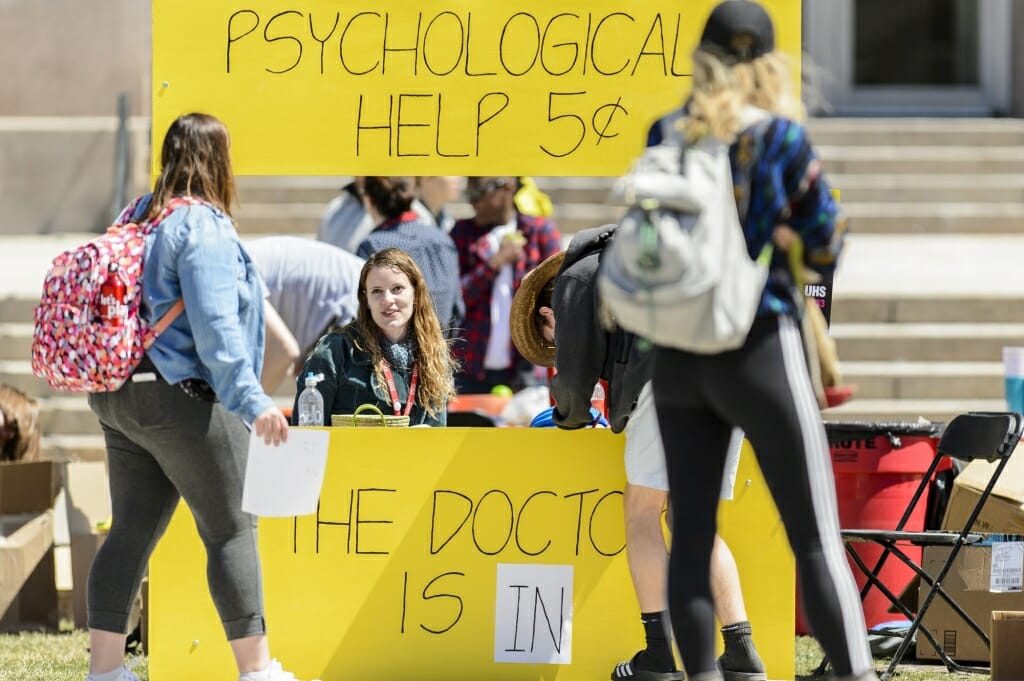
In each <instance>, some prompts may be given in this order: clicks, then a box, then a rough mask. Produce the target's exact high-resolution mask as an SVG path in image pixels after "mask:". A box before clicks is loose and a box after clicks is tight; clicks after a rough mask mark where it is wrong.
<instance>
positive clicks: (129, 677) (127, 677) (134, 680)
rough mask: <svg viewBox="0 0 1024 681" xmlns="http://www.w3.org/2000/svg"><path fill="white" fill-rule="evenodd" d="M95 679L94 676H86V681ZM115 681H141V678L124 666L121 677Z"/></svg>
mask: <svg viewBox="0 0 1024 681" xmlns="http://www.w3.org/2000/svg"><path fill="white" fill-rule="evenodd" d="M93 678H94V677H93V676H91V675H89V674H86V676H85V681H92V679H93ZM115 681H139V677H137V676H135V672H133V671H132V670H131V669H128V667H125V666H122V667H121V675H120V676H118V677H117V678H116V680H115Z"/></svg>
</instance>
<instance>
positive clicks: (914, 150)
mask: <svg viewBox="0 0 1024 681" xmlns="http://www.w3.org/2000/svg"><path fill="white" fill-rule="evenodd" d="M817 150H818V154H819V156H820V157H821V159H822V160H823V161H824V164H825V172H826V173H828V175H830V176H831V175H833V174H836V175H875V174H882V175H888V174H897V173H901V174H913V175H924V174H936V175H938V174H960V175H964V174H978V175H984V174H990V173H995V174H999V175H1007V174H1013V173H1020V172H1021V170H1024V156H1022V154H1021V152H1020V149H1019V148H1016V147H972V146H941V145H936V146H833V145H821V146H819V147H818V148H817Z"/></svg>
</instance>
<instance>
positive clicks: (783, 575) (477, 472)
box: [149, 428, 795, 681]
mask: <svg viewBox="0 0 1024 681" xmlns="http://www.w3.org/2000/svg"><path fill="white" fill-rule="evenodd" d="M622 442H623V440H622V437H621V436H616V435H613V434H611V433H610V432H609V431H605V430H599V431H574V432H561V431H555V430H539V429H538V430H531V429H472V428H449V429H435V430H420V429H414V430H388V431H382V430H377V429H356V428H346V429H333V430H332V431H331V449H330V455H329V460H328V467H327V474H326V480H325V483H324V486H323V490H322V493H321V499H320V507H319V510H318V512H317V513H316V514H315V515H310V516H303V517H299V518H294V519H290V518H288V519H263V520H261V522H260V553H261V556H262V559H263V577H264V591H265V594H266V612H267V622H268V627H269V632H268V633H269V636H270V644H271V651H272V653H273V655H274V656H275V657H278V658H279V659H281V660H282V661H283V663H284V664H285V665H286V667H287V668H289V669H290V670H291V671H293V672H295V673H296V674H297V675H298V676H299V678H306V679H309V678H320V679H323V681H340V680H342V679H359V680H360V681H376V680H380V681H392V680H393V679H396V678H415V679H423V680H424V681H431V680H433V679H438V680H440V679H444V680H445V681H463V680H464V681H479V680H480V679H488V680H492V679H493V680H495V681H503V680H506V681H535V680H540V679H544V680H546V681H552V680H555V679H559V680H568V681H597V680H599V679H606V678H607V677H608V675H609V674H610V673H611V670H612V669H613V667H614V665H615V663H616V662H618V661H620V660H622V659H626V658H627V657H628V656H630V655H632V654H633V652H635V651H636V650H637V649H638V648H639V647H640V646H641V645H642V627H641V626H640V623H639V611H638V609H637V604H636V599H635V596H634V594H633V589H632V586H631V582H630V578H629V571H628V567H627V565H626V558H625V552H624V543H625V542H624V530H623V521H622V494H621V490H622V486H623V483H624V480H623V464H622ZM721 529H722V533H723V536H725V537H726V540H727V541H728V542H729V544H730V547H731V548H732V550H733V552H734V553H735V555H736V557H737V561H738V564H739V568H740V573H741V577H742V579H743V587H744V596H745V598H746V604H747V610H748V614H749V615H750V619H751V621H752V622H753V625H754V634H755V639H756V642H757V644H758V646H759V650H760V653H761V655H762V657H763V658H764V659H765V662H766V663H767V665H768V671H769V678H793V628H794V624H793V618H794V589H795V580H794V572H793V560H792V556H791V554H790V553H789V549H788V545H787V544H786V539H785V533H784V531H783V529H782V526H781V523H780V521H779V519H778V516H777V514H776V512H775V509H774V506H773V505H772V503H771V501H770V499H769V497H768V493H767V490H766V487H765V484H764V482H763V481H762V480H761V477H760V475H759V473H758V472H757V468H756V465H755V464H754V461H753V456H752V454H751V452H750V451H749V449H747V450H746V451H745V452H744V456H743V462H742V465H741V467H740V474H739V477H738V480H737V486H736V498H735V500H734V501H732V502H728V503H724V504H723V509H722V513H721ZM691 559H694V560H696V559H698V558H697V557H693V558H691ZM704 559H705V560H706V559H707V557H704ZM149 594H150V614H149V617H150V619H149V626H150V635H149V640H150V657H149V662H150V678H152V679H154V681H163V680H164V679H200V678H233V676H232V674H233V673H234V666H233V661H232V657H231V653H230V649H229V647H228V645H227V643H226V642H225V640H224V634H223V631H222V629H221V627H220V623H219V621H218V619H217V615H216V613H215V611H214V609H213V605H212V602H211V600H210V597H209V594H208V591H207V588H206V580H205V557H204V554H203V549H202V546H201V544H200V542H199V539H198V537H197V535H196V531H195V527H194V524H193V522H192V520H191V517H190V516H189V514H188V512H187V510H186V509H185V508H184V507H181V508H179V509H178V511H177V513H176V514H175V516H174V519H173V520H172V522H171V525H170V527H169V529H168V532H167V534H166V535H165V536H164V538H163V540H162V541H161V543H160V544H159V546H158V548H157V551H156V552H155V554H154V555H153V559H152V561H151V563H150V587H149Z"/></svg>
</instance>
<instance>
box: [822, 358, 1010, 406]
mask: <svg viewBox="0 0 1024 681" xmlns="http://www.w3.org/2000/svg"><path fill="white" fill-rule="evenodd" d="M841 367H842V370H843V382H844V383H855V384H856V385H857V393H856V395H855V398H854V399H926V398H932V397H935V396H936V395H942V396H944V397H947V398H951V399H952V398H956V399H999V398H1001V397H1003V395H1004V390H1003V364H1002V362H1000V361H996V362H941V361H940V362H892V361H877V362H865V361H851V362H847V361H841Z"/></svg>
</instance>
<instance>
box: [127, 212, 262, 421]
mask: <svg viewBox="0 0 1024 681" xmlns="http://www.w3.org/2000/svg"><path fill="white" fill-rule="evenodd" d="M143 264H144V266H143V271H142V294H143V303H142V315H143V318H144V319H145V320H146V322H147V323H149V324H154V323H156V321H158V320H159V319H160V318H161V317H162V316H163V315H164V313H166V312H167V310H168V309H169V308H170V307H171V306H172V305H173V304H174V303H175V302H176V301H177V300H178V299H179V298H181V299H183V300H184V301H185V312H184V313H183V314H181V315H179V316H178V318H177V319H175V320H174V322H173V323H172V324H171V325H170V327H168V328H167V330H166V331H164V332H163V333H162V334H161V335H160V336H159V337H158V338H157V339H156V342H154V343H153V345H152V347H150V348H149V350H148V352H147V354H148V356H149V358H150V359H151V360H152V361H153V364H154V365H156V368H157V370H158V371H159V372H160V375H161V376H163V378H164V380H166V381H167V382H168V383H171V384H174V383H178V382H180V381H183V380H185V379H188V378H201V379H203V380H204V381H206V382H207V383H209V384H210V386H211V387H212V388H213V390H214V392H215V393H216V394H217V398H218V399H219V400H220V401H221V403H222V404H223V405H224V407H226V408H227V409H228V410H229V411H231V412H233V413H234V414H236V415H238V416H240V417H241V418H242V420H243V421H245V422H246V423H252V422H253V421H254V420H255V419H256V417H257V416H259V415H260V414H262V413H263V412H264V411H266V410H267V409H269V408H270V407H273V406H274V402H273V401H272V400H271V398H270V397H269V396H268V395H267V394H266V393H264V392H263V388H262V387H261V386H260V381H259V371H260V370H261V368H262V366H263V348H264V327H263V298H264V297H265V295H266V287H265V286H264V285H263V280H262V279H261V278H260V275H259V272H258V271H257V270H256V266H255V265H254V264H253V262H252V260H251V259H250V258H249V255H248V254H247V253H246V252H245V250H244V249H243V248H242V244H241V242H240V241H239V240H238V233H237V232H236V231H235V226H234V223H232V221H231V219H230V218H229V217H228V216H227V215H225V214H224V213H222V212H221V211H219V210H217V209H215V208H213V207H211V206H207V205H191V206H182V207H179V208H177V209H176V210H175V211H174V212H172V213H171V214H170V215H168V216H167V218H165V219H164V220H163V221H162V222H161V223H160V224H159V226H157V228H156V229H154V230H153V231H152V232H151V233H150V234H149V236H148V237H147V238H146V251H145V255H144V259H143Z"/></svg>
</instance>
